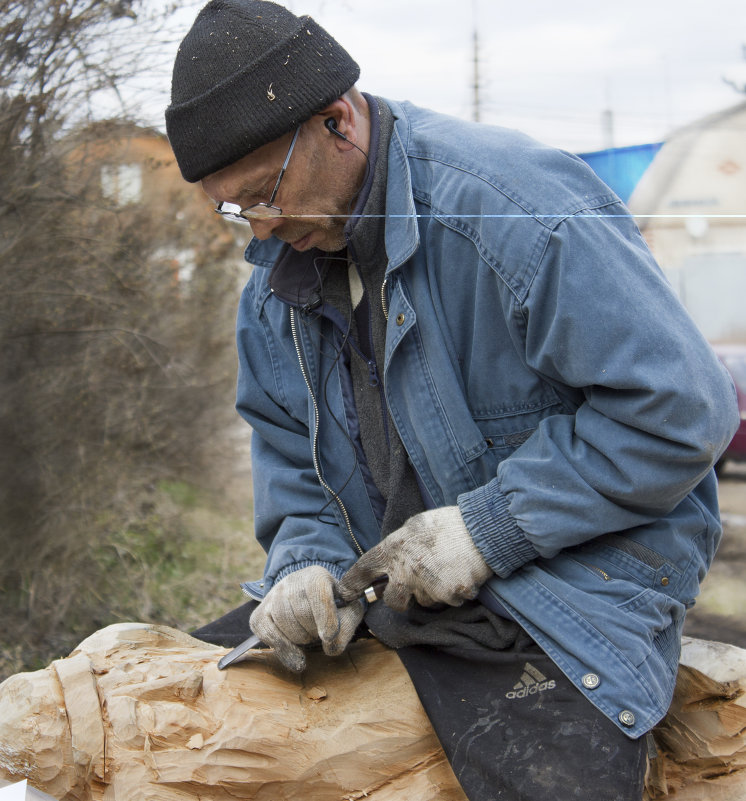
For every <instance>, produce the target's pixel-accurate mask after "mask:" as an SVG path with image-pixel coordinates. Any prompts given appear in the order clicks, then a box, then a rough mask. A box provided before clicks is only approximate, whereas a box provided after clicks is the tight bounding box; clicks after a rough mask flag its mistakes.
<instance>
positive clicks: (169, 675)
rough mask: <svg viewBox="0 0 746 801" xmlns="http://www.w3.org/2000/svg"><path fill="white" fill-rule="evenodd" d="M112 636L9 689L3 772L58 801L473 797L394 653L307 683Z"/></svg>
mask: <svg viewBox="0 0 746 801" xmlns="http://www.w3.org/2000/svg"><path fill="white" fill-rule="evenodd" d="M225 652H226V650H225V649H222V648H217V647H213V646H209V645H206V644H205V643H202V642H199V641H197V640H194V639H192V638H190V637H188V636H186V635H184V634H181V633H180V632H177V631H174V630H173V629H168V628H165V627H159V626H146V625H142V624H140V625H127V624H124V625H117V626H110V627H108V628H106V629H103V630H102V631H100V632H97V633H96V634H94V635H93V636H92V637H89V638H88V639H87V640H85V641H84V642H83V643H81V645H80V646H79V647H78V649H76V651H74V652H73V654H72V655H71V656H70V657H68V658H67V659H62V660H57V661H56V662H53V663H52V664H51V665H50V666H49V667H48V668H46V669H45V670H42V671H36V672H34V673H21V674H17V675H16V676H12V677H11V678H10V679H8V680H7V681H6V682H4V683H3V684H2V685H0V775H2V776H4V777H5V778H6V779H18V778H22V777H24V776H26V777H28V779H29V782H30V783H31V784H33V785H34V786H36V787H39V788H40V789H42V790H44V791H45V792H48V793H50V794H51V795H53V796H54V797H56V798H59V799H61V801H71V800H72V799H75V800H76V801H89V799H90V800H91V801H97V800H98V799H102V800H103V799H105V800H106V801H109V800H110V799H116V800H117V801H139V800H140V799H142V800H143V801H145V799H148V800H149V801H150V799H158V801H195V800H196V799H200V801H235V800H236V799H256V801H285V800H287V801H296V799H297V801H301V799H302V801H308V799H311V798H313V799H314V801H326V800H327V799H328V800H329V801H332V800H333V801H340V799H349V801H353V800H354V799H359V798H360V799H361V798H367V799H371V801H393V800H394V799H401V798H408V799H411V800H412V801H464V799H465V797H464V795H463V793H462V791H461V789H460V787H459V786H458V783H457V782H456V779H455V777H454V776H453V773H452V772H451V769H450V767H449V765H448V762H447V760H446V758H445V755H444V754H443V752H442V750H441V748H440V745H439V743H438V741H437V739H436V737H435V735H434V733H433V731H432V729H431V727H430V724H429V722H428V720H427V717H426V715H425V713H424V710H423V709H422V707H421V705H420V702H419V699H418V698H417V695H416V693H415V691H414V688H413V687H412V685H411V683H410V681H409V677H408V676H407V674H406V672H405V671H404V669H403V667H402V665H401V663H400V661H399V658H398V657H397V656H396V653H395V652H393V651H389V650H388V649H386V648H384V647H383V646H381V645H380V644H379V643H377V642H375V641H373V640H367V641H366V640H364V641H360V642H358V643H355V644H353V646H352V647H351V648H350V649H349V651H348V653H347V654H345V655H343V656H342V657H339V658H337V659H328V658H326V657H324V656H323V655H322V654H312V655H311V657H310V659H309V669H308V670H307V671H306V673H304V674H303V675H302V676H301V677H298V676H295V675H294V674H291V673H289V672H288V671H286V670H284V669H282V668H280V667H279V666H278V665H277V663H276V662H275V661H274V659H273V658H272V656H271V655H270V654H269V653H268V652H266V651H257V652H254V654H253V656H252V659H251V661H248V662H244V663H242V664H239V665H236V666H234V667H231V668H229V669H228V670H225V671H219V670H218V669H217V666H216V662H217V659H218V658H219V657H220V656H222V654H223V653H225Z"/></svg>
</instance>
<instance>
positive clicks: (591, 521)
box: [237, 102, 738, 737]
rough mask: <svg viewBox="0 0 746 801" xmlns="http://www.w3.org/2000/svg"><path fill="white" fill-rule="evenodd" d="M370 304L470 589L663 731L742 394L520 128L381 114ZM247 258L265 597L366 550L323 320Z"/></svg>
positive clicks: (248, 398)
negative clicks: (469, 548) (379, 221)
mask: <svg viewBox="0 0 746 801" xmlns="http://www.w3.org/2000/svg"><path fill="white" fill-rule="evenodd" d="M389 105H390V107H391V109H392V111H393V114H394V117H395V129H394V134H393V137H392V140H391V144H390V148H389V154H388V165H389V166H388V183H387V199H386V213H387V218H386V229H385V241H386V252H387V256H388V269H387V273H386V281H385V283H384V285H383V287H382V288H381V303H382V305H383V308H384V311H385V313H386V315H387V318H388V323H387V340H386V355H385V365H384V386H385V394H386V399H387V402H388V405H389V409H390V413H391V417H392V419H393V421H394V423H395V425H396V427H397V430H398V432H399V435H400V437H401V440H402V442H403V444H404V446H405V448H406V450H407V452H408V454H409V457H410V460H411V462H412V465H413V466H414V468H415V470H416V472H417V475H418V478H419V480H420V483H421V486H422V487H423V493H424V494H425V495H426V496H427V495H429V498H427V501H428V503H429V504H430V505H434V506H443V505H450V504H456V503H457V504H458V505H459V507H460V509H461V512H462V515H463V517H464V520H465V522H466V525H467V527H468V529H469V531H470V533H471V535H472V536H473V538H474V540H475V542H476V544H477V546H478V547H479V549H480V551H481V552H482V553H483V555H484V556H485V558H486V559H487V561H488V563H489V565H490V566H491V567H492V569H493V570H494V572H495V577H494V578H492V579H491V580H490V581H489V582H488V583H487V585H485V587H484V588H483V590H482V598H483V600H485V602H486V603H488V604H489V603H490V601H491V600H498V601H499V602H500V603H502V605H503V606H504V608H505V609H507V610H508V611H509V612H510V613H511V614H512V615H514V617H515V618H516V619H517V620H518V621H519V622H520V623H521V625H523V626H524V628H525V629H526V630H527V631H528V632H529V633H530V634H531V635H532V636H533V637H534V639H535V640H536V641H537V642H538V643H539V645H540V646H541V647H542V648H543V649H544V650H545V651H546V653H547V654H548V655H549V656H550V657H551V658H552V659H553V660H554V661H555V662H556V663H557V665H558V666H559V667H560V668H561V669H562V670H563V671H564V672H565V673H566V674H567V676H568V677H569V678H570V679H571V680H572V681H573V682H574V683H575V685H576V686H577V687H578V689H579V690H580V691H581V692H583V693H584V694H585V695H586V696H587V697H588V699H589V700H590V701H591V702H592V703H594V704H595V705H596V706H597V707H598V708H599V709H600V710H601V711H602V712H604V713H605V714H606V715H607V716H608V717H609V718H610V719H612V720H613V721H614V722H615V723H616V724H617V725H618V726H619V727H620V728H621V729H622V730H623V731H625V732H626V733H627V734H628V735H629V736H631V737H637V736H639V735H640V734H642V733H643V732H645V731H647V730H648V729H650V728H651V727H652V726H653V725H654V724H655V723H656V722H657V721H658V720H659V719H660V718H661V717H662V716H663V715H664V714H665V712H666V710H667V708H668V705H669V703H670V699H671V694H672V691H673V686H674V680H675V674H676V667H677V661H678V656H679V643H680V635H681V629H682V625H683V619H684V614H685V611H686V609H687V608H688V607H690V606H691V605H692V604H693V603H694V598H695V596H696V595H697V592H698V587H699V584H700V582H701V581H702V579H703V577H704V575H705V573H706V571H707V569H708V567H709V565H710V562H711V560H712V557H713V554H714V552H715V549H716V547H717V544H718V541H719V538H720V535H721V528H720V524H719V518H718V507H717V492H716V482H715V479H714V474H713V471H712V465H713V464H714V462H715V461H716V459H717V458H718V455H719V454H720V453H721V451H722V450H723V449H724V448H725V446H726V445H727V443H728V442H729V440H730V438H731V436H732V434H733V432H734V430H735V427H736V425H737V423H738V418H737V409H736V405H735V392H734V389H733V386H732V384H731V382H730V379H729V378H728V377H727V374H726V373H725V371H724V370H723V368H722V367H721V365H720V364H719V362H718V361H717V359H716V358H715V356H714V355H713V353H712V351H711V349H710V347H709V346H708V344H707V343H706V342H705V341H704V340H703V338H702V336H701V335H700V333H699V332H698V330H697V329H696V327H695V326H694V324H693V323H692V321H691V319H690V318H689V317H688V315H687V314H686V312H685V311H684V310H683V308H682V307H681V305H680V304H679V302H678V300H677V299H676V297H675V295H674V293H673V292H672V291H671V289H670V287H669V285H668V284H667V282H666V280H665V279H664V277H663V275H662V273H661V271H660V269H659V268H658V266H657V265H656V264H655V262H654V260H653V258H652V257H651V255H650V252H649V251H648V249H647V247H646V245H645V243H644V241H643V240H642V237H641V236H640V233H639V231H638V230H637V227H636V226H635V224H634V222H633V220H632V219H631V218H630V216H629V215H628V213H627V211H626V209H625V208H624V206H623V205H622V203H621V202H620V201H619V199H618V198H617V197H616V196H615V195H614V194H613V193H612V192H611V191H610V190H609V188H608V187H607V186H605V185H604V184H603V183H601V182H600V181H599V180H598V179H597V178H596V177H595V176H594V174H593V173H592V172H591V171H590V170H589V168H587V167H586V166H585V165H584V164H583V163H582V162H581V161H580V160H579V159H577V158H575V157H574V156H572V155H569V154H566V153H562V152H560V151H557V150H554V149H551V148H548V147H545V146H543V145H541V144H538V143H536V142H534V141H532V140H531V139H529V138H527V137H525V136H523V135H521V134H518V133H516V132H513V131H507V130H502V129H499V128H493V127H489V126H482V125H474V124H471V123H466V122H461V121H458V120H454V119H451V118H447V117H444V116H442V115H438V114H435V113H432V112H429V111H425V110H423V109H420V108H417V107H415V106H412V105H411V104H408V103H402V104H398V103H394V102H389ZM280 245H281V243H279V242H277V241H276V240H268V241H266V242H259V241H257V240H254V241H253V242H251V243H250V245H249V247H248V248H247V252H246V258H247V260H248V261H250V262H251V263H253V264H254V265H255V270H254V272H253V274H252V276H251V279H250V280H249V283H248V285H247V287H246V289H245V291H244V294H243V296H242V299H241V304H240V309H239V317H238V345H239V379H238V399H237V408H238V410H239V412H240V413H241V414H242V415H243V416H244V417H245V419H246V420H247V421H248V422H249V423H250V424H251V426H252V428H253V431H254V434H253V443H252V452H253V460H254V467H253V471H254V484H255V486H254V493H255V497H254V502H255V524H256V536H257V538H258V539H259V541H260V542H261V544H262V545H263V546H264V547H265V549H266V550H267V552H268V559H267V564H266V569H265V575H264V580H263V581H262V582H261V583H254V584H252V585H246V588H247V590H248V591H249V592H252V593H257V592H258V593H259V594H262V593H263V592H266V591H267V590H268V589H269V588H270V587H271V586H272V584H273V583H274V582H276V581H278V580H279V579H281V578H282V577H283V576H285V575H287V573H289V572H292V571H294V570H297V569H299V568H301V567H304V566H306V565H311V564H322V565H325V566H326V567H327V568H329V570H331V571H332V572H333V573H334V574H335V575H337V576H339V575H341V574H342V573H343V572H344V571H345V570H346V569H347V568H348V567H349V566H350V565H351V564H352V563H353V562H354V561H355V559H356V558H357V556H358V555H359V554H360V552H362V551H364V550H367V549H368V548H370V547H371V546H373V545H375V544H376V542H377V541H378V539H379V528H378V521H377V518H376V515H375V511H374V509H373V507H372V504H371V501H370V498H369V496H368V493H367V492H366V485H365V479H364V476H363V475H362V473H361V470H360V465H359V462H358V461H357V460H356V450H355V448H354V447H353V446H352V445H351V443H350V440H349V439H348V437H349V436H350V435H351V433H352V432H350V431H349V430H345V427H346V425H347V421H346V417H345V407H344V398H343V387H342V384H343V382H342V380H341V378H340V374H339V365H338V360H337V359H336V358H335V356H336V354H335V353H334V351H333V349H332V348H330V347H328V346H327V339H326V338H325V337H324V331H323V325H324V322H323V320H324V318H323V316H319V315H315V314H314V313H313V312H309V311H308V309H306V310H304V309H303V308H296V309H292V308H291V307H290V306H289V305H288V304H286V303H283V302H281V301H280V300H279V299H278V298H276V297H273V295H272V293H271V291H270V287H269V281H268V276H269V268H270V267H271V266H272V265H273V263H274V261H275V258H276V257H277V254H278V253H279V247H280Z"/></svg>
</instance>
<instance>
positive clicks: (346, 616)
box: [249, 565, 365, 673]
mask: <svg viewBox="0 0 746 801" xmlns="http://www.w3.org/2000/svg"><path fill="white" fill-rule="evenodd" d="M336 583H337V582H336V580H335V579H334V577H333V576H332V574H331V573H330V572H329V571H328V570H327V569H326V568H324V567H321V566H320V565H313V566H311V567H304V568H302V569H301V570H297V571H296V572H295V573H290V574H289V575H287V576H285V578H284V579H282V580H281V581H280V582H278V583H277V584H275V585H274V586H273V587H272V589H271V590H270V591H269V592H268V593H267V595H266V597H265V598H264V600H263V601H262V602H261V603H260V604H259V606H258V607H257V608H256V609H255V610H254V611H253V613H252V614H251V618H250V620H249V625H250V626H251V631H252V632H253V633H254V634H256V635H257V636H258V637H259V638H260V639H261V641H262V642H263V643H264V644H265V645H268V646H269V647H271V648H274V651H275V654H276V655H277V658H278V659H279V660H280V662H282V664H283V665H285V667H287V668H289V669H290V670H292V671H294V672H296V673H301V672H302V671H303V670H305V667H306V655H305V654H304V653H303V650H302V649H301V648H299V647H298V646H300V645H310V644H311V643H313V642H317V641H319V640H321V645H322V647H323V649H324V653H325V654H328V655H329V656H337V655H339V654H341V653H342V651H344V649H345V648H346V647H347V644H348V643H349V642H350V640H351V639H352V635H353V634H354V633H355V630H356V629H357V627H358V624H359V623H360V621H361V620H362V617H363V612H364V611H365V606H364V604H363V602H362V601H361V600H359V598H357V599H355V600H354V601H353V599H350V600H351V601H352V603H350V604H349V605H347V606H343V607H341V608H338V607H337V606H336V605H335V603H334V600H335V593H334V590H335V586H336Z"/></svg>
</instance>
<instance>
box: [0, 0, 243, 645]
mask: <svg viewBox="0 0 746 801" xmlns="http://www.w3.org/2000/svg"><path fill="white" fill-rule="evenodd" d="M170 10H171V9H167V10H165V11H164V10H162V7H161V10H159V11H157V12H153V11H152V9H151V8H150V6H149V5H148V4H147V3H146V2H145V0H35V2H33V3H28V2H27V0H0V187H1V188H2V191H0V546H2V553H3V558H2V560H0V615H2V617H3V619H4V627H3V628H4V631H5V632H8V634H9V635H10V634H11V632H14V633H15V636H20V635H18V632H20V631H21V630H22V629H25V630H26V632H27V634H30V633H33V635H34V636H35V637H36V638H37V640H43V639H45V638H48V637H49V636H51V632H54V631H57V630H60V628H62V629H63V630H65V629H66V628H69V625H70V618H71V616H73V614H74V615H75V616H76V617H77V618H80V616H81V615H82V616H83V617H85V615H86V614H89V613H90V610H87V611H86V610H81V609H80V608H78V607H76V603H77V601H76V598H75V595H76V593H77V591H78V589H79V587H80V584H79V581H80V579H79V571H81V570H84V571H85V572H86V573H87V576H86V581H95V576H93V575H92V573H93V572H95V571H94V566H92V565H91V564H90V559H89V556H90V548H91V547H92V542H91V540H95V538H96V537H100V536H101V535H102V531H104V530H105V523H104V522H102V521H105V520H110V519H111V516H112V515H114V516H116V515H117V514H119V513H121V509H118V508H117V504H119V505H120V506H122V505H126V501H127V499H128V498H131V497H134V496H135V495H136V488H137V487H140V486H142V485H143V484H146V483H147V482H152V481H155V480H157V479H158V478H159V477H160V476H164V475H173V474H179V473H180V472H181V471H186V470H194V469H195V467H198V466H199V464H200V459H201V457H202V455H203V454H204V453H205V452H206V450H207V447H208V446H209V445H210V444H211V442H212V440H213V439H214V436H215V429H216V426H217V425H218V423H219V422H220V415H219V414H216V413H214V410H215V409H216V407H220V408H225V409H228V408H229V406H230V402H229V400H228V403H226V400H227V399H229V397H230V385H231V384H232V376H231V374H230V373H231V370H230V369H229V368H228V367H227V366H226V365H230V366H232V361H231V358H232V354H231V350H232V349H231V336H230V333H228V332H227V331H226V327H225V321H226V319H228V318H229V317H230V315H226V313H225V304H226V302H231V301H232V300H233V297H234V295H235V292H234V286H233V283H232V281H233V280H234V277H233V276H231V275H229V274H227V273H225V272H221V271H220V270H219V269H218V268H219V267H220V266H222V264H223V262H221V259H222V258H223V256H224V254H225V248H226V241H225V240H221V239H220V238H215V237H213V235H212V234H211V233H210V230H211V229H210V230H208V229H209V226H206V227H205V229H204V230H203V229H202V228H200V227H199V226H198V227H196V228H195V226H194V225H193V224H190V221H189V220H188V219H180V214H179V213H178V212H179V209H180V205H179V204H181V203H182V202H183V199H182V198H180V197H176V196H174V197H168V196H163V197H161V198H160V202H161V203H162V206H161V207H159V208H158V209H157V213H154V209H153V207H152V205H151V206H142V205H138V204H121V203H116V202H113V201H112V200H111V198H107V197H106V196H105V195H102V191H101V180H100V179H101V168H100V163H99V162H100V158H101V153H102V152H103V151H102V149H101V148H102V143H105V144H106V146H110V144H111V142H112V141H113V140H114V139H116V140H117V141H119V140H121V139H122V138H123V137H125V136H126V135H127V131H134V132H137V131H138V130H141V129H138V128H137V126H136V125H135V124H134V121H132V120H122V119H120V120H118V121H116V122H114V123H113V122H107V123H102V122H96V120H95V118H96V109H97V105H99V104H100V100H101V97H102V93H108V94H109V96H111V95H112V93H113V96H116V94H117V92H119V91H120V89H121V87H122V86H123V85H124V84H125V83H126V81H128V80H132V79H133V77H135V74H136V69H137V68H138V65H143V66H145V67H147V66H148V65H150V64H152V63H155V61H157V59H158V58H159V53H160V51H159V50H158V47H157V45H159V44H160V45H162V44H163V43H164V42H166V41H167V39H168V37H169V35H171V34H169V33H168V32H167V31H168V28H167V25H166V23H167V21H168V17H169V12H170ZM107 108H111V105H110V104H109V105H108V106H107ZM156 166H157V165H156ZM181 216H183V215H181ZM200 237H201V241H197V240H200ZM175 243H178V244H179V245H180V246H181V247H187V246H189V247H192V248H193V249H194V252H195V253H197V254H198V255H197V256H196V257H195V258H196V267H195V270H194V273H193V277H192V280H191V283H190V287H191V291H190V292H189V293H188V294H186V295H185V294H184V292H183V291H181V290H180V288H179V287H178V286H177V285H176V283H175V281H174V277H173V274H172V271H173V265H172V260H171V259H169V258H168V257H167V253H168V249H169V248H174V246H175ZM164 254H166V255H164ZM122 499H124V504H123V503H122ZM131 513H132V512H131V510H128V511H127V512H126V514H130V515H131ZM93 544H95V543H93ZM99 601H100V604H99V607H100V608H99V610H98V614H99V615H101V616H102V618H103V619H98V620H97V621H95V622H96V623H98V624H100V623H101V622H105V617H106V612H105V609H106V603H105V601H104V600H102V599H101V598H100V594H99ZM21 618H23V620H24V621H25V625H24V626H23V627H21V626H16V627H15V628H13V627H12V626H11V623H12V621H14V620H19V619H21ZM29 621H30V622H29ZM81 627H82V630H83V631H86V630H89V629H90V625H89V624H87V623H86V622H85V621H83V622H82V623H80V621H79V626H78V628H79V629H80V628H81ZM79 634H80V630H78V632H77V633H75V634H73V633H70V637H71V638H73V639H74V637H75V636H79ZM1 645H2V643H0V646H1Z"/></svg>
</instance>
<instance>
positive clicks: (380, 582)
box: [218, 577, 388, 670]
mask: <svg viewBox="0 0 746 801" xmlns="http://www.w3.org/2000/svg"><path fill="white" fill-rule="evenodd" d="M387 583H388V579H387V578H386V577H383V578H380V579H376V580H375V581H374V582H373V583H372V584H371V585H370V587H366V588H365V590H364V591H363V595H362V597H363V598H365V600H366V601H368V603H373V601H377V600H378V599H379V598H380V597H381V596H382V595H383V591H384V590H385V589H386V584H387ZM334 603H335V604H336V605H337V607H339V608H340V609H341V608H342V607H343V606H347V604H346V603H345V602H344V601H343V600H341V599H340V598H336V599H335V601H334ZM261 644H262V641H261V640H260V639H259V637H257V636H256V634H252V635H251V637H248V638H247V639H245V640H244V641H243V642H242V643H241V644H240V645H237V646H236V647H235V648H234V649H233V650H232V651H229V652H228V653H227V654H226V655H225V656H223V657H221V658H220V659H219V660H218V670H225V668H227V667H228V666H229V665H232V664H233V663H234V662H238V661H239V660H240V659H241V657H243V656H244V655H245V654H246V653H248V652H249V651H251V649H252V648H257V647H258V646H260V645H261Z"/></svg>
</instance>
